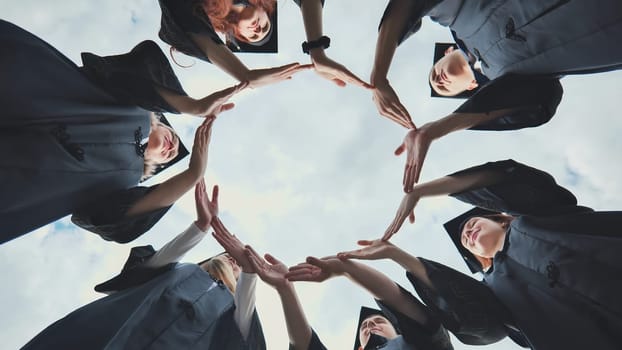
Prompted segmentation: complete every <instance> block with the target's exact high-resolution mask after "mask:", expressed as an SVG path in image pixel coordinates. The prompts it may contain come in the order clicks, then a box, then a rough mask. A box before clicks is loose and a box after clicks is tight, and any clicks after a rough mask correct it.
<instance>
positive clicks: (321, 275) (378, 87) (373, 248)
mask: <svg viewBox="0 0 622 350" xmlns="http://www.w3.org/2000/svg"><path fill="white" fill-rule="evenodd" d="M311 60H312V63H311V64H300V63H291V64H287V65H283V66H280V67H273V68H264V69H255V70H250V71H249V72H248V75H247V77H248V81H245V82H241V83H239V84H237V85H235V86H232V87H229V88H226V89H223V90H220V91H217V92H214V93H212V94H211V95H209V96H206V97H204V98H202V99H200V100H196V103H197V106H198V107H197V108H196V109H195V110H196V111H197V113H196V114H197V115H200V116H202V117H204V118H205V120H204V122H203V123H202V124H201V125H200V126H199V128H198V129H197V131H196V134H195V142H194V145H193V149H192V155H191V159H190V168H191V169H193V170H194V171H196V173H197V174H203V173H204V171H205V169H206V167H207V153H208V152H207V151H208V146H209V142H210V138H211V130H212V126H213V124H214V121H215V120H216V118H217V116H218V115H219V114H220V113H222V112H224V111H228V110H231V109H232V108H234V106H235V105H234V104H233V103H230V102H228V101H229V99H230V98H232V97H233V96H234V95H236V94H237V93H239V92H240V91H242V90H244V89H245V88H246V87H250V88H257V87H261V86H264V85H269V84H273V83H277V82H280V81H283V80H287V79H291V78H292V76H293V75H295V74H297V73H299V72H302V71H304V70H308V69H313V70H314V71H315V72H316V73H317V74H318V75H319V76H320V77H322V78H324V79H327V80H330V81H332V82H334V83H335V84H336V85H338V86H340V87H345V86H347V84H351V85H355V86H359V87H362V88H365V89H369V90H371V92H372V100H373V102H374V104H375V105H376V108H377V109H378V112H379V114H380V115H381V116H383V117H386V118H388V119H389V120H391V121H393V122H395V123H397V124H398V125H400V126H402V127H405V128H407V129H409V130H408V132H407V134H406V136H405V137H404V140H403V142H402V143H401V144H400V145H399V146H398V147H397V149H396V150H395V152H394V154H395V155H396V156H400V155H401V154H403V153H404V152H406V162H405V163H406V164H405V167H404V175H403V179H402V186H403V190H404V192H405V193H406V194H405V196H404V198H403V200H402V202H401V204H400V206H399V208H398V210H397V213H396V214H395V217H394V219H393V221H392V222H391V223H390V225H389V226H388V228H387V229H386V231H385V233H384V235H383V236H382V237H381V239H377V240H361V241H358V244H359V245H360V246H362V248H360V249H356V250H352V251H349V252H341V253H339V254H336V255H332V256H327V257H323V258H316V257H312V256H311V257H308V258H307V259H306V261H305V262H303V263H300V264H298V265H295V266H292V267H290V268H289V269H288V268H287V266H286V265H285V264H283V263H282V262H281V261H279V260H278V259H276V258H275V257H274V256H272V255H270V254H265V255H264V256H261V255H260V254H258V253H257V252H256V251H255V250H254V249H253V248H252V247H251V246H249V245H245V244H243V243H242V242H241V241H240V240H239V239H238V238H237V237H236V236H235V235H233V234H231V233H230V232H229V230H228V229H227V228H226V227H225V226H224V224H223V223H222V221H221V220H220V219H219V218H218V192H219V189H218V186H214V187H213V190H212V199H211V200H210V199H209V196H208V195H207V193H206V190H205V182H204V180H201V181H200V182H199V183H198V184H197V185H196V189H195V199H196V208H197V221H196V223H197V226H199V228H201V229H204V230H205V229H207V228H208V227H209V226H210V225H211V226H212V228H213V229H214V232H213V233H212V235H213V237H214V238H215V239H216V240H217V241H218V243H219V244H220V245H221V246H222V247H223V248H224V249H225V251H227V253H228V254H229V255H230V256H231V257H232V258H234V259H235V260H236V262H237V263H238V264H239V265H240V267H241V269H242V271H243V272H246V273H256V274H257V275H258V276H259V277H260V278H261V279H262V280H263V281H264V282H266V283H268V284H269V285H271V286H273V287H275V288H277V289H278V288H281V287H286V286H288V285H289V282H290V281H312V282H322V281H324V280H326V279H329V278H331V277H334V276H338V275H342V274H344V266H346V264H347V263H348V260H349V259H368V260H375V259H383V258H387V257H388V256H389V255H390V254H391V252H392V251H394V250H395V249H396V247H395V246H394V245H392V244H391V243H389V242H388V240H389V239H390V238H391V237H392V236H393V235H394V234H395V233H397V232H398V231H399V229H400V228H401V226H402V224H403V223H404V221H406V219H407V218H408V219H409V221H410V222H411V223H414V221H415V215H414V208H415V206H416V204H417V202H418V201H419V198H420V195H419V194H418V192H417V191H416V186H415V185H416V183H417V182H418V181H419V176H420V174H421V168H422V166H423V162H424V160H425V157H426V154H427V152H428V149H429V147H430V145H431V142H432V141H433V140H434V137H433V136H432V131H431V129H432V125H431V124H430V123H428V124H425V125H423V126H422V127H420V128H416V127H415V124H414V123H413V122H412V119H411V117H410V114H409V113H408V110H407V109H406V108H405V107H404V105H402V103H401V102H400V100H399V97H398V96H397V94H396V92H395V90H394V89H393V88H392V87H391V85H390V83H389V81H388V80H386V79H384V80H383V81H379V82H376V83H375V85H371V84H369V83H366V82H365V81H363V80H362V79H360V78H359V77H357V76H356V75H355V74H353V73H352V72H351V71H349V70H348V69H347V68H346V67H345V66H344V65H342V64H340V63H339V62H336V61H334V60H332V59H330V58H329V57H327V56H326V55H325V54H324V53H323V52H321V53H320V54H315V55H312V57H311Z"/></svg>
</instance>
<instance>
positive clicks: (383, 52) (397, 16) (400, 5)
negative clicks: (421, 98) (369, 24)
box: [370, 0, 415, 86]
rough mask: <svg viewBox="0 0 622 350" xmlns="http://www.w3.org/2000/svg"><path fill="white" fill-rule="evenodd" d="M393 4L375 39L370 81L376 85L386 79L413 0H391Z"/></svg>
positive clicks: (412, 6) (412, 5) (413, 2)
mask: <svg viewBox="0 0 622 350" xmlns="http://www.w3.org/2000/svg"><path fill="white" fill-rule="evenodd" d="M392 3H393V5H392V7H391V9H390V11H389V13H387V16H386V17H385V20H384V21H383V22H382V26H381V27H380V31H379V32H378V39H377V41H376V54H375V56H374V66H373V68H372V72H371V77H370V82H371V84H372V85H374V86H376V85H377V84H380V83H382V82H386V81H387V74H388V73H389V67H390V66H391V61H393V55H394V54H395V50H396V49H397V44H398V41H399V38H400V35H401V33H402V30H403V29H404V27H405V26H406V24H407V23H408V19H409V17H410V13H411V12H412V10H413V8H414V6H415V1H412V0H393V1H392Z"/></svg>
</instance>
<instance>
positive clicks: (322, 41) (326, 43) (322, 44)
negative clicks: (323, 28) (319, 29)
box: [302, 35, 330, 54]
mask: <svg viewBox="0 0 622 350" xmlns="http://www.w3.org/2000/svg"><path fill="white" fill-rule="evenodd" d="M329 47H330V38H329V37H327V36H326V35H322V36H321V37H319V38H318V39H316V40H309V41H304V42H303V43H302V52H303V53H306V54H311V52H312V51H313V50H317V49H321V51H322V52H324V49H327V48H329Z"/></svg>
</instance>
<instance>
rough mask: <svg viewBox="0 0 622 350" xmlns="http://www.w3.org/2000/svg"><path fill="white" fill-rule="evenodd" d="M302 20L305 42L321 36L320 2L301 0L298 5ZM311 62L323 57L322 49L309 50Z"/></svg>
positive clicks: (317, 0)
mask: <svg viewBox="0 0 622 350" xmlns="http://www.w3.org/2000/svg"><path fill="white" fill-rule="evenodd" d="M300 11H301V12H302V20H303V22H304V26H305V33H306V35H307V41H314V40H317V39H319V38H320V37H321V36H322V3H321V2H320V0H303V1H302V2H301V4H300ZM309 55H310V56H311V60H314V58H315V59H317V58H318V57H320V56H325V54H324V48H323V47H316V48H314V49H311V50H309Z"/></svg>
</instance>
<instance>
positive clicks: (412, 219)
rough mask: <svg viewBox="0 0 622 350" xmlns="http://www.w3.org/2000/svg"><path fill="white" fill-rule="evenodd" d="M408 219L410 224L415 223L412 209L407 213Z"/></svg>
mask: <svg viewBox="0 0 622 350" xmlns="http://www.w3.org/2000/svg"><path fill="white" fill-rule="evenodd" d="M408 221H410V223H411V224H414V223H415V212H414V211H412V212H410V214H408Z"/></svg>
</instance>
